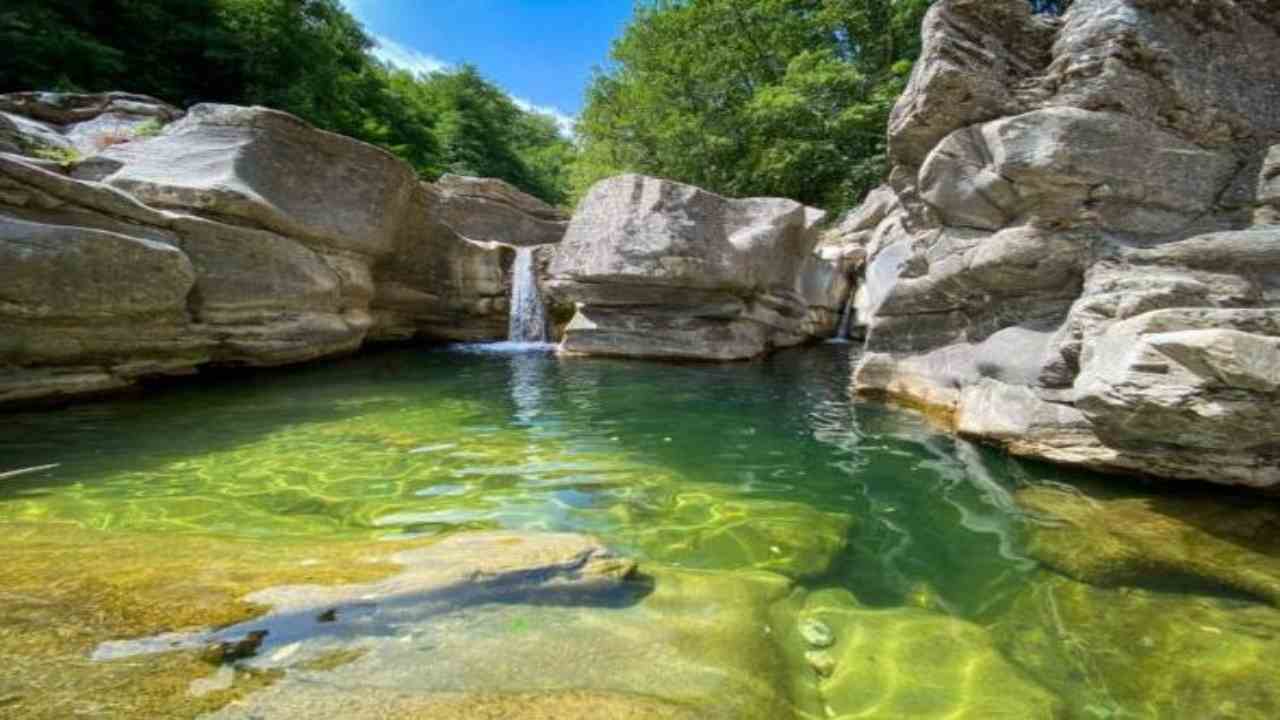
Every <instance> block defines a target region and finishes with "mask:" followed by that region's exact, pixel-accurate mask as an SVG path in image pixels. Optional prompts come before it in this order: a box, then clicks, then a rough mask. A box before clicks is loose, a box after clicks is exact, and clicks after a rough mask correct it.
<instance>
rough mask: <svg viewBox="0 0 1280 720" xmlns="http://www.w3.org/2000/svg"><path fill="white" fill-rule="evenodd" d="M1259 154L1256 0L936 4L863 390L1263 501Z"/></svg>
mask: <svg viewBox="0 0 1280 720" xmlns="http://www.w3.org/2000/svg"><path fill="white" fill-rule="evenodd" d="M1278 143H1280V10H1278V9H1277V8H1276V6H1275V5H1274V4H1271V3H1267V2H1263V1H1261V0H1209V1H1199V2H1190V1H1178V2H1154V1H1153V0H1076V2H1075V3H1074V4H1073V5H1072V7H1071V9H1070V11H1069V12H1068V13H1067V14H1066V16H1065V17H1063V18H1061V19H1058V18H1048V17H1044V16H1035V15H1032V14H1031V12H1030V11H1029V9H1028V5H1027V3H1025V2H1023V1H1022V0H942V2H939V3H938V4H937V5H935V6H934V8H933V9H932V10H931V12H930V14H929V17H928V19H927V20H926V22H925V25H924V50H923V55H922V57H921V59H920V61H919V63H918V64H917V67H916V69H915V72H914V74H913V76H912V79H911V83H910V86H909V88H908V89H907V91H906V92H905V93H904V95H903V96H902V98H901V99H900V101H899V102H898V104H897V107H896V108H895V110H894V112H893V116H892V120H891V122H890V128H889V147H890V156H891V161H892V165H893V167H892V172H891V175H890V180H889V183H888V185H887V186H886V187H884V188H882V189H881V190H879V191H877V193H876V194H875V195H873V197H872V198H871V199H870V200H869V201H868V204H867V206H866V211H867V212H873V213H880V212H881V209H882V208H885V207H889V208H891V209H890V210H889V211H888V212H883V214H882V217H881V219H880V220H879V222H878V223H877V226H876V229H875V230H874V231H873V232H872V237H871V239H870V240H869V243H868V245H867V266H866V268H865V271H864V278H863V283H862V287H861V288H860V289H859V298H858V307H859V309H860V310H861V315H862V317H863V318H864V319H865V320H866V321H867V323H868V325H869V328H868V332H869V334H868V338H867V345H866V353H865V356H864V359H863V361H862V362H861V365H860V367H859V368H858V369H857V371H856V382H857V385H858V387H859V389H860V390H861V391H863V392H864V393H868V394H878V395H888V396H894V397H897V398H899V399H904V400H907V401H909V402H913V403H916V404H920V405H925V406H928V407H930V408H932V409H934V410H938V411H941V412H943V413H944V414H946V415H948V416H950V417H952V418H954V420H955V423H956V425H957V426H958V429H959V430H960V432H962V433H964V434H966V435H969V436H973V437H977V438H982V439H986V440H990V441H995V442H998V443H1001V444H1004V445H1005V446H1007V447H1008V448H1009V449H1010V450H1011V451H1013V452H1015V453H1018V454H1024V455H1030V456H1035V457H1041V458H1046V459H1049V460H1054V461H1058V462H1063V463H1069V464H1075V465H1082V466H1088V467H1093V468H1097V469H1103V470H1116V471H1130V472H1139V473H1146V474H1151V475H1157V476H1163V477H1168V478H1180V479H1196V480H1206V481H1210V482H1217V483H1227V484H1240V485H1251V486H1257V487H1273V486H1276V487H1280V393H1278V389H1280V225H1278V224H1277V223H1278V222H1280V213H1278V212H1277V209H1278V208H1280V193H1278V192H1277V187H1280V185H1278V184H1277V183H1278V181H1280V145H1278ZM889 196H892V198H893V200H892V202H890V201H889V200H888V199H887V198H888V197H889Z"/></svg>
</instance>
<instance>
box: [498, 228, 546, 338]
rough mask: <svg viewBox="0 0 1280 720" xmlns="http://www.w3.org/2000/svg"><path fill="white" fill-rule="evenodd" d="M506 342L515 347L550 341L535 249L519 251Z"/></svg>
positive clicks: (512, 278)
mask: <svg viewBox="0 0 1280 720" xmlns="http://www.w3.org/2000/svg"><path fill="white" fill-rule="evenodd" d="M507 340H508V341H510V342H516V343H545V342H546V341H547V312H546V309H545V308H544V307H543V305H542V295H541V293H539V292H538V280H537V277H536V274H535V272H534V266H533V248H527V247H518V248H516V262H515V265H514V266H513V267H512V268H511V317H510V319H509V320H508V321H507Z"/></svg>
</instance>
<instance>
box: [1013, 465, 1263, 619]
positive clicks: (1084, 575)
mask: <svg viewBox="0 0 1280 720" xmlns="http://www.w3.org/2000/svg"><path fill="white" fill-rule="evenodd" d="M1014 498H1015V499H1016V500H1017V502H1018V504H1019V505H1021V506H1022V507H1023V508H1024V509H1026V510H1027V511H1029V512H1031V513H1032V514H1033V515H1034V516H1035V517H1036V518H1038V519H1039V522H1038V523H1037V524H1036V525H1035V526H1034V527H1033V529H1032V531H1031V532H1032V534H1031V539H1030V542H1029V544H1028V552H1029V553H1030V554H1031V555H1032V556H1033V557H1035V558H1036V559H1038V560H1040V561H1041V562H1043V563H1044V564H1045V565H1047V566H1048V567H1050V568H1052V569H1054V570H1057V571H1058V572H1060V573H1063V574H1064V575H1068V576H1070V577H1073V578H1075V579H1077V580H1080V581H1083V582H1087V583H1091V584H1093V585H1097V586H1099V587H1122V586H1129V587H1160V586H1165V587H1168V588H1171V589H1182V590H1184V591H1191V592H1208V593H1215V594H1234V595H1241V596H1250V597H1253V598H1255V599H1257V600H1261V601H1263V602H1267V603H1270V604H1272V605H1275V606H1277V607H1280V508H1277V507H1274V506H1273V505H1272V504H1269V503H1257V502H1255V501H1254V500H1253V499H1238V500H1237V501H1235V502H1215V501H1212V500H1210V499H1207V498H1203V497H1194V496H1192V497H1178V496H1154V497H1150V496H1134V497H1124V496H1118V497H1101V498H1093V497H1089V496H1087V495H1084V494H1083V493H1080V492H1077V491H1072V490H1068V489H1059V488H1055V487H1032V488H1026V489H1023V490H1019V491H1018V492H1017V493H1015V494H1014Z"/></svg>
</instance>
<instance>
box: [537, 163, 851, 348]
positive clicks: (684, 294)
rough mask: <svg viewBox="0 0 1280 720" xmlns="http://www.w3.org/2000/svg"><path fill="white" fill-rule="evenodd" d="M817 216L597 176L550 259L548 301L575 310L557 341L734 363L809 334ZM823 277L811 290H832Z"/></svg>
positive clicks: (766, 201) (777, 204)
mask: <svg viewBox="0 0 1280 720" xmlns="http://www.w3.org/2000/svg"><path fill="white" fill-rule="evenodd" d="M822 216H823V213H822V212H821V211H819V210H815V209H813V208H808V207H805V206H803V205H800V204H799V203H796V202H793V201H790V200H783V199H780V198H753V199H746V200H730V199H727V198H723V197H720V196H718V195H714V194H712V193H709V192H707V191H705V190H701V189H698V188H695V187H692V186H689V185H682V184H680V183H675V182H671V181H667V180H659V179H656V178H649V177H642V176H638V175H623V176H619V177H615V178H611V179H609V180H605V181H602V182H601V183H599V184H598V185H596V186H595V187H594V188H592V190H591V192H590V193H589V194H588V195H587V197H586V198H584V199H583V201H582V203H581V204H580V205H579V207H578V211H577V213H576V214H575V215H574V218H573V221H572V222H571V224H570V226H569V230H568V232H567V233H566V235H565V239H564V241H563V243H561V245H560V246H558V247H557V248H556V250H555V253H554V257H553V258H552V259H551V263H550V269H549V273H550V279H549V282H548V288H547V289H548V292H549V295H550V297H551V302H552V304H553V305H556V306H559V307H560V308H561V309H562V310H561V312H565V309H569V310H568V311H569V312H572V313H573V315H572V319H571V320H570V321H569V322H568V325H567V326H566V327H565V328H564V337H563V341H562V343H561V349H562V350H563V351H565V352H569V353H580V354H598V355H623V356H629V357H646V358H693V359H706V360H736V359H743V358H750V357H755V356H758V355H761V354H762V353H764V352H766V351H767V350H768V349H770V348H773V347H785V346H788V345H796V344H798V343H800V342H803V341H804V340H805V339H807V338H808V337H809V334H808V332H807V330H806V323H809V322H810V317H809V315H810V300H808V299H806V297H805V295H804V294H803V293H802V289H803V288H802V283H801V281H802V275H803V274H804V271H805V269H806V265H807V264H808V263H811V262H812V261H811V260H810V258H811V256H812V254H813V250H814V247H815V245H816V243H817V241H818V235H817V232H816V225H817V223H818V222H819V221H820V220H821V218H822ZM819 271H820V269H813V270H812V272H813V273H818V272H819ZM820 280H821V279H820V278H819V281H815V283H814V284H815V285H817V286H818V289H817V290H813V291H811V293H810V294H811V295H815V296H816V295H820V294H821V293H823V292H826V288H827V287H829V285H830V278H827V282H826V284H823V283H822V282H820ZM819 300H821V298H815V299H814V301H815V302H817V301H819Z"/></svg>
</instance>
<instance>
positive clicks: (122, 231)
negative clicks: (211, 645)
mask: <svg viewBox="0 0 1280 720" xmlns="http://www.w3.org/2000/svg"><path fill="white" fill-rule="evenodd" d="M144 122H145V123H149V125H147V126H146V128H145V130H139V129H138V128H139V127H140V126H142V124H143V123H144ZM163 123H168V124H167V125H163ZM565 223H566V220H565V218H564V217H563V216H561V215H560V214H559V213H558V211H556V210H555V209H554V208H551V207H549V206H547V205H545V204H543V203H541V202H540V201H538V200H536V199H534V198H532V197H529V196H527V195H525V194H524V193H521V192H520V191H518V190H516V189H515V188H512V187H510V186H508V185H506V184H505V183H502V182H501V181H497V180H482V179H476V178H454V177H446V178H444V179H443V180H442V181H441V182H440V183H438V184H430V183H422V182H419V181H418V179H417V178H416V177H415V175H414V174H413V172H412V171H411V170H410V168H409V167H408V166H407V165H405V164H404V163H402V162H401V161H399V160H398V159H396V158H395V157H393V156H392V155H390V154H388V153H386V152H384V151H382V150H380V149H378V148H375V147H373V146H370V145H366V144H364V143H361V142H357V141H355V140H351V139H349V138H345V137H342V136H339V135H334V134H331V133H327V132H323V131H320V130H316V129H314V128H312V127H310V126H309V125H307V124H306V123H304V122H302V121H301V120H298V119H297V118H295V117H293V116H290V115H287V114H285V113H280V112H276V111H272V110H267V109H264V108H245V107H235V106H229V105H197V106H195V107H193V108H191V109H190V110H189V111H187V112H186V113H183V112H181V111H179V110H177V109H176V108H172V107H169V106H166V105H163V104H162V103H160V102H159V101H156V100H154V99H151V98H146V97H143V96H134V95H124V94H120V93H112V94H106V95H57V94H50V93H22V94H17V95H5V96H0V403H4V402H6V401H24V400H37V399H46V398H51V397H53V398H56V397H64V396H76V395H83V394H89V393H96V392H102V391H107V390H115V389H119V388H122V387H127V386H129V385H131V384H133V383H135V382H137V381H138V380H139V379H141V378H145V377H149V376H154V375H171V374H186V373H191V372H194V371H195V369H196V368H197V367H199V366H201V365H205V364H209V363H217V364H230V365H254V366H267V365H282V364H288V363H294V362H301V361H305V360H311V359H315V358H319V357H324V356H328V355H334V354H341V353H349V352H353V351H355V350H357V349H358V348H359V347H361V345H362V344H363V343H364V342H366V341H367V340H384V339H404V338H409V337H416V336H421V337H429V338H436V339H449V340H453V339H462V340H497V339H501V338H503V337H505V332H506V320H507V317H506V316H507V308H506V304H507V303H506V294H507V288H508V287H509V284H510V280H509V278H508V277H507V272H508V268H509V266H510V261H511V260H510V255H511V250H510V249H509V248H506V246H507V245H519V244H526V243H530V244H541V243H551V242H556V241H558V240H559V235H560V234H562V232H563V229H564V225H565Z"/></svg>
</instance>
